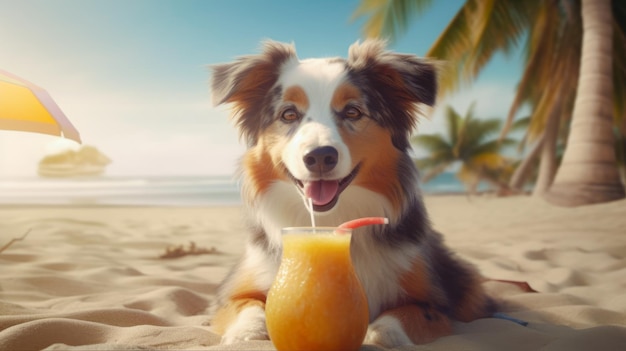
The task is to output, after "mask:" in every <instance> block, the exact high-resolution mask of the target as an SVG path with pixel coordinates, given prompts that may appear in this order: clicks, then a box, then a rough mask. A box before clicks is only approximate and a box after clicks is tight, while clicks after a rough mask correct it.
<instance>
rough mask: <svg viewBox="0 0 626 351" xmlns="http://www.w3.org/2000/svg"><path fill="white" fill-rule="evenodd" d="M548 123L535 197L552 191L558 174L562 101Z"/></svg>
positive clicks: (549, 117)
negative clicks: (557, 154)
mask: <svg viewBox="0 0 626 351" xmlns="http://www.w3.org/2000/svg"><path fill="white" fill-rule="evenodd" d="M558 100H559V103H558V104H557V107H555V108H554V109H553V110H552V112H551V113H550V115H549V116H548V120H547V121H546V129H545V131H544V137H545V139H544V140H543V145H542V147H541V156H540V161H539V174H538V175H537V181H536V182H535V188H534V189H533V196H543V195H545V194H546V192H547V191H548V190H549V189H550V185H552V181H554V175H555V174H556V166H557V165H556V141H557V139H558V137H559V123H560V122H561V108H560V107H559V106H560V99H558Z"/></svg>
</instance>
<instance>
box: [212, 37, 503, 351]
mask: <svg viewBox="0 0 626 351" xmlns="http://www.w3.org/2000/svg"><path fill="white" fill-rule="evenodd" d="M213 71H214V74H213V82H212V89H213V102H214V104H216V105H219V104H230V105H231V106H232V111H233V118H234V120H235V121H236V124H237V126H238V128H239V130H240V131H241V135H242V137H243V138H244V139H245V140H246V142H247V144H248V149H247V151H246V153H245V155H244V157H243V159H242V162H241V178H242V184H243V186H242V196H243V199H244V201H245V205H246V206H245V208H246V212H247V218H248V220H249V228H250V233H251V235H250V240H248V242H247V244H246V252H245V255H244V256H243V258H242V259H241V261H240V262H239V263H238V264H237V265H236V266H235V267H234V269H233V270H232V272H231V273H230V274H229V275H228V277H226V279H225V280H224V281H223V283H222V285H221V287H220V289H219V294H218V301H217V304H216V306H215V311H214V313H213V317H212V322H211V325H212V328H213V329H214V330H215V331H216V332H218V333H220V334H221V335H223V339H222V342H224V343H233V342H237V341H240V340H249V339H266V338H268V335H267V331H266V328H265V314H264V304H265V298H266V294H267V292H268V289H269V288H270V286H271V284H272V282H273V280H274V277H275V275H276V272H277V270H278V266H279V263H280V255H281V236H280V229H281V228H282V227H292V226H308V225H310V220H309V212H308V210H307V205H306V204H307V202H306V198H307V197H311V198H312V199H313V200H314V201H313V202H314V210H315V215H316V221H317V225H320V226H336V225H338V224H340V223H342V222H344V221H347V220H351V219H355V218H358V217H365V216H385V217H388V218H389V219H390V223H389V225H386V226H370V227H364V228H360V229H358V230H357V232H356V233H355V234H354V235H353V238H352V239H353V241H352V246H351V254H352V258H353V262H354V266H355V269H356V272H357V274H358V276H359V279H360V280H361V282H362V284H363V287H364V289H365V291H366V294H367V297H368V303H369V312H370V316H369V317H370V327H369V329H368V333H367V337H366V340H365V341H366V343H373V344H378V345H382V346H386V347H393V346H398V345H402V344H410V343H425V342H429V341H432V340H434V339H436V338H438V337H440V336H443V335H447V334H450V333H451V321H452V320H460V321H466V322H467V321H471V320H474V319H476V318H481V317H486V316H488V315H490V314H491V310H492V308H493V303H492V302H491V300H490V299H489V298H488V297H487V296H486V295H485V293H484V291H483V289H482V287H481V284H480V282H481V278H480V276H479V274H478V273H477V271H476V270H475V269H474V268H473V267H472V266H470V265H469V264H468V263H466V262H464V261H462V260H461V259H459V258H458V257H456V256H454V255H453V254H452V253H451V252H450V251H449V250H448V249H447V248H446V247H445V246H444V244H443V241H442V237H441V235H440V234H439V233H437V232H435V231H434V230H433V229H432V228H431V225H430V223H429V221H428V216H427V213H426V210H425V208H424V205H423V202H422V197H421V194H420V192H419V187H418V172H417V169H416V168H415V166H414V163H413V161H412V160H411V158H410V156H409V153H408V151H409V148H410V144H409V137H410V135H411V133H412V131H413V130H414V128H415V126H416V124H417V118H418V116H419V114H420V108H423V107H425V106H426V107H427V106H432V105H433V104H434V102H435V96H436V70H435V67H434V66H433V64H432V63H430V62H428V61H426V60H423V59H420V58H417V57H415V56H413V55H406V54H399V53H393V52H389V51H386V50H385V45H384V42H381V41H374V40H369V41H365V42H363V43H355V44H354V45H352V46H351V47H350V48H349V53H348V58H347V59H341V58H323V59H308V60H299V59H298V58H297V56H296V53H295V49H294V47H293V45H288V44H282V43H277V42H266V43H265V44H264V47H263V51H262V53H261V54H258V55H252V56H245V57H241V58H239V59H237V60H236V61H234V62H232V63H228V64H221V65H216V66H214V67H213Z"/></svg>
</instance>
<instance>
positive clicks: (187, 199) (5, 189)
mask: <svg viewBox="0 0 626 351" xmlns="http://www.w3.org/2000/svg"><path fill="white" fill-rule="evenodd" d="M422 191H423V193H425V194H446V193H460V192H463V191H464V188H463V185H462V184H461V183H460V182H459V181H458V180H457V178H456V177H455V175H454V174H453V173H442V174H441V175H439V176H438V177H436V178H434V179H432V180H431V181H430V182H428V183H425V184H422ZM8 204H17V205H130V206H224V205H238V204H241V197H240V195H239V185H238V184H237V182H236V181H235V180H234V179H233V178H232V177H229V176H181V177H152V176H151V177H113V176H103V177H97V178H84V179H50V178H39V177H30V178H29V177H20V178H0V205H8Z"/></svg>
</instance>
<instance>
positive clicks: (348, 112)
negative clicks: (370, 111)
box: [343, 106, 363, 120]
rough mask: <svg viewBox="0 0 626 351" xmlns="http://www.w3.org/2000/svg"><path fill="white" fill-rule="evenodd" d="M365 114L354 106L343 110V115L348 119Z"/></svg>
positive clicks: (357, 117)
mask: <svg viewBox="0 0 626 351" xmlns="http://www.w3.org/2000/svg"><path fill="white" fill-rule="evenodd" d="M361 116H363V113H362V112H361V111H360V110H359V109H358V108H356V107H354V106H349V107H346V108H345V109H344V110H343V117H344V118H346V119H351V120H357V119H359V118H361Z"/></svg>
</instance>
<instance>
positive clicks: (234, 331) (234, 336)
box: [221, 307, 269, 344]
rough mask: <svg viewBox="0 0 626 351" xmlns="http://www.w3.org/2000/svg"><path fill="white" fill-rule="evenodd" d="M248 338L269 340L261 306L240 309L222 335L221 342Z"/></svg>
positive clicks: (229, 342) (232, 342) (228, 342)
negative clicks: (235, 318) (234, 319)
mask: <svg viewBox="0 0 626 351" xmlns="http://www.w3.org/2000/svg"><path fill="white" fill-rule="evenodd" d="M248 340H269V335H268V334H267V327H266V326H265V311H264V310H263V308H261V307H248V308H246V309H245V310H243V311H241V312H240V313H239V315H238V316H237V320H236V321H235V322H234V323H233V324H231V325H230V327H228V329H227V330H226V332H225V333H224V335H222V340H221V343H222V344H234V343H237V342H241V341H248Z"/></svg>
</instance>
